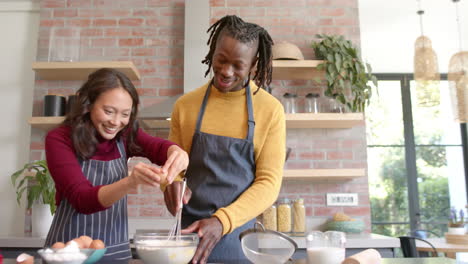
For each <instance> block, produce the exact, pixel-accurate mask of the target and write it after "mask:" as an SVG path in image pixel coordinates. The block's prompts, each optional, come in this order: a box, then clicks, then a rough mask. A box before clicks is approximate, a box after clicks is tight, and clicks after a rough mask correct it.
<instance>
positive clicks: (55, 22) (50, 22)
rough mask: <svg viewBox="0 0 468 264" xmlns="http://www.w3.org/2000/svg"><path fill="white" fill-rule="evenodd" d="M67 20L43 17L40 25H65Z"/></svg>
mask: <svg viewBox="0 0 468 264" xmlns="http://www.w3.org/2000/svg"><path fill="white" fill-rule="evenodd" d="M64 25H65V21H64V20H63V19H41V22H40V23H39V26H40V27H41V28H43V27H63V26H64Z"/></svg>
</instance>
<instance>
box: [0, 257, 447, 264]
mask: <svg viewBox="0 0 468 264" xmlns="http://www.w3.org/2000/svg"><path fill="white" fill-rule="evenodd" d="M97 263H98V264H110V263H109V262H97ZM306 263H307V261H306V260H297V261H294V262H292V264H306ZM455 263H456V261H455V260H454V259H449V258H385V259H382V263H381V264H455ZM3 264H16V261H15V260H14V259H4V260H3ZM34 264H42V261H41V260H38V259H36V260H35V261H34ZM112 264H143V261H141V260H136V259H134V260H130V261H121V262H119V261H113V262H112Z"/></svg>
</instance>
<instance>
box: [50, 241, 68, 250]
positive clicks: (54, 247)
mask: <svg viewBox="0 0 468 264" xmlns="http://www.w3.org/2000/svg"><path fill="white" fill-rule="evenodd" d="M64 247H65V244H64V243H63V242H55V243H54V244H53V245H52V248H53V249H61V248H64Z"/></svg>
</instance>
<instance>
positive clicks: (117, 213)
mask: <svg viewBox="0 0 468 264" xmlns="http://www.w3.org/2000/svg"><path fill="white" fill-rule="evenodd" d="M117 147H118V149H119V152H120V158H118V159H114V160H109V161H100V160H81V159H79V162H80V165H81V170H82V171H83V174H84V176H85V177H86V178H87V179H88V180H89V182H91V184H92V185H93V186H96V185H107V184H111V183H114V182H116V181H119V180H120V179H122V178H124V177H126V176H127V174H128V172H127V157H126V156H127V155H126V153H125V147H124V144H123V143H122V140H118V142H117ZM82 235H87V236H90V237H91V238H93V239H101V240H102V241H103V242H104V243H105V244H106V248H107V251H106V254H105V255H104V257H103V258H102V260H117V259H119V260H120V259H130V258H131V257H132V254H131V251H130V244H129V240H128V216H127V196H125V197H123V198H122V199H120V200H119V201H118V202H116V203H114V204H113V205H112V206H111V207H110V208H108V209H106V210H104V211H100V212H97V213H93V214H89V215H86V214H81V213H78V212H77V211H76V210H75V209H74V208H73V207H72V206H71V205H70V203H68V201H67V200H66V199H62V201H61V202H60V204H59V206H58V207H57V211H56V212H55V215H54V219H53V221H52V225H51V227H50V230H49V233H48V234H47V239H46V243H45V246H47V247H50V246H51V245H52V244H54V243H55V242H58V241H61V242H64V243H66V242H67V241H69V240H71V239H73V238H76V237H80V236H82Z"/></svg>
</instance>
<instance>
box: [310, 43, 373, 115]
mask: <svg viewBox="0 0 468 264" xmlns="http://www.w3.org/2000/svg"><path fill="white" fill-rule="evenodd" d="M316 38H318V39H320V41H316V42H313V43H312V48H313V49H314V52H315V56H316V57H317V59H321V60H324V62H323V63H321V64H319V65H318V66H317V69H318V70H324V71H325V79H326V81H327V88H326V90H325V93H324V94H325V96H328V97H332V98H334V99H335V100H338V101H339V102H341V103H342V104H343V105H345V106H347V107H348V108H349V109H350V110H351V111H352V112H363V111H364V109H365V107H366V105H368V104H369V99H370V97H371V95H372V88H371V86H370V85H369V84H368V82H369V81H372V82H373V83H374V85H375V86H376V87H377V77H375V75H372V68H371V66H370V64H368V63H365V64H364V63H363V62H362V60H361V57H360V54H359V51H358V49H357V48H356V47H355V46H354V45H353V43H352V42H351V41H349V40H346V39H345V38H344V37H343V36H333V35H332V36H329V35H325V34H317V35H316Z"/></svg>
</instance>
